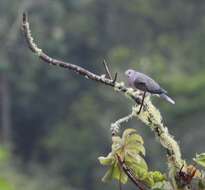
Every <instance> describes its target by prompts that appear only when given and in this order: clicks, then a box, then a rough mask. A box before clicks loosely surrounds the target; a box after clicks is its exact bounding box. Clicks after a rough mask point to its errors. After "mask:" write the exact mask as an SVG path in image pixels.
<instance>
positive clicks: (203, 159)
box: [193, 153, 205, 167]
mask: <svg viewBox="0 0 205 190" xmlns="http://www.w3.org/2000/svg"><path fill="white" fill-rule="evenodd" d="M193 160H194V161H195V162H196V163H197V164H199V165H200V166H202V167H205V153H201V154H197V155H196V158H194V159H193Z"/></svg>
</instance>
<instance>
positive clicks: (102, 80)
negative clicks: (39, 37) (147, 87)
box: [21, 13, 141, 104]
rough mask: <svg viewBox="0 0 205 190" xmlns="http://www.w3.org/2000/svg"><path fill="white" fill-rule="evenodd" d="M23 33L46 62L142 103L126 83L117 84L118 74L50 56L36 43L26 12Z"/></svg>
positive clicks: (28, 42)
mask: <svg viewBox="0 0 205 190" xmlns="http://www.w3.org/2000/svg"><path fill="white" fill-rule="evenodd" d="M21 29H22V33H23V35H24V37H25V39H26V42H27V44H28V47H29V49H30V50H31V51H32V52H33V53H35V54H36V55H37V56H38V57H39V58H40V59H41V60H43V61H44V62H45V63H48V64H52V65H56V66H59V67H62V68H66V69H69V70H72V71H74V72H76V73H77V74H79V75H82V76H84V77H85V78H87V79H90V80H94V81H96V82H100V83H102V84H104V85H107V86H111V87H113V88H115V89H117V91H120V92H123V93H125V94H127V95H128V96H129V97H130V98H131V99H133V100H134V101H135V103H137V104H140V103H141V98H140V97H138V96H136V95H134V94H133V93H127V92H128V91H129V88H127V87H125V86H124V85H119V84H116V79H117V74H115V78H114V80H112V79H109V78H106V77H104V76H100V75H97V74H95V73H92V72H90V71H89V70H87V69H84V68H83V67H80V66H77V65H74V64H71V63H68V62H64V61H61V60H58V59H54V58H52V57H50V56H48V55H47V54H46V53H44V52H43V50H42V49H40V48H39V47H38V46H37V45H36V43H35V42H34V39H33V37H32V35H31V31H30V27H29V22H28V18H27V15H26V13H23V19H22V25H21Z"/></svg>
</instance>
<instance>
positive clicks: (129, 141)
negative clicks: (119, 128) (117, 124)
mask: <svg viewBox="0 0 205 190" xmlns="http://www.w3.org/2000/svg"><path fill="white" fill-rule="evenodd" d="M132 143H139V144H142V145H143V144H144V141H143V139H142V137H141V136H140V135H138V134H136V133H132V134H130V135H129V136H128V137H127V138H126V141H125V144H132Z"/></svg>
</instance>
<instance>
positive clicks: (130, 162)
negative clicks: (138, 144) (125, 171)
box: [125, 155, 148, 171]
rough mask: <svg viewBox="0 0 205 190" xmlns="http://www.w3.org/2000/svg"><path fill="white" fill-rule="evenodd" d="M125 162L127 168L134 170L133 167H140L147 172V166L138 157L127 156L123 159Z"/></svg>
mask: <svg viewBox="0 0 205 190" xmlns="http://www.w3.org/2000/svg"><path fill="white" fill-rule="evenodd" d="M125 162H126V164H127V166H128V167H131V168H134V167H140V168H142V169H143V170H145V171H148V166H147V163H146V162H145V160H144V159H143V158H142V157H141V156H140V155H135V157H134V156H131V155H127V156H126V158H125Z"/></svg>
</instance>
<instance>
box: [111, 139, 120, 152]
mask: <svg viewBox="0 0 205 190" xmlns="http://www.w3.org/2000/svg"><path fill="white" fill-rule="evenodd" d="M112 142H113V143H112V153H115V152H116V151H118V150H119V149H120V148H121V147H122V139H121V138H120V137H118V136H115V137H112Z"/></svg>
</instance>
